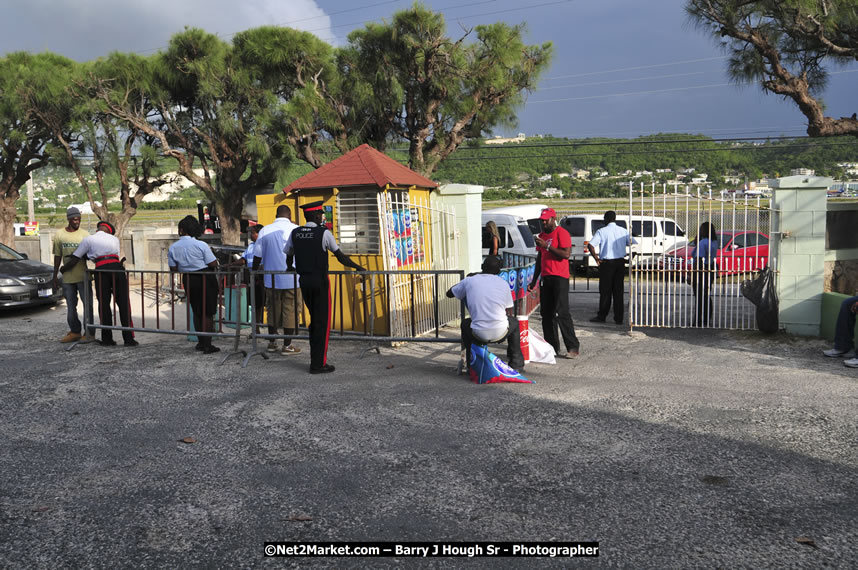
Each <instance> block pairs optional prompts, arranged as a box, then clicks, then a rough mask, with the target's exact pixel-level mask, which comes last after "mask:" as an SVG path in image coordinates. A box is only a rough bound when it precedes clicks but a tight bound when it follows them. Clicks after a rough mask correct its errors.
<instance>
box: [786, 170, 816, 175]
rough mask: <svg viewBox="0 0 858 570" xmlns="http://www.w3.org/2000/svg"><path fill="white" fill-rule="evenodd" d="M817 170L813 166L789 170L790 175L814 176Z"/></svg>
mask: <svg viewBox="0 0 858 570" xmlns="http://www.w3.org/2000/svg"><path fill="white" fill-rule="evenodd" d="M815 174H816V171H815V170H813V169H812V168H793V169H792V170H790V171H789V175H790V176H814V175H815Z"/></svg>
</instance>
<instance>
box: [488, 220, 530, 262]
mask: <svg viewBox="0 0 858 570" xmlns="http://www.w3.org/2000/svg"><path fill="white" fill-rule="evenodd" d="M540 211H541V210H540ZM481 221H482V224H483V228H485V227H486V224H487V223H488V222H494V223H495V224H497V227H498V235H499V236H500V246H499V247H498V254H500V255H503V252H505V251H506V252H509V253H514V254H517V255H534V256H535V255H536V242H534V241H533V232H531V231H530V227H529V226H528V222H527V220H526V219H525V218H522V217H521V216H514V215H512V214H493V213H491V211H485V212H483V214H482V218H481ZM537 221H538V219H537ZM490 245H491V240H490V238H488V236H487V235H486V232H483V243H482V247H483V255H484V256H486V255H488V254H489V246H490Z"/></svg>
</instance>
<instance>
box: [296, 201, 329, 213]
mask: <svg viewBox="0 0 858 570" xmlns="http://www.w3.org/2000/svg"><path fill="white" fill-rule="evenodd" d="M324 203H325V202H324V200H319V201H318V202H310V203H309V204H302V205H301V209H302V210H304V213H305V214H306V213H307V212H315V211H316V210H321V209H322V204H324Z"/></svg>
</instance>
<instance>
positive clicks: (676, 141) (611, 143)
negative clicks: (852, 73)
mask: <svg viewBox="0 0 858 570" xmlns="http://www.w3.org/2000/svg"><path fill="white" fill-rule="evenodd" d="M811 138H814V137H810V136H808V135H802V136H777V137H728V138H694V139H661V140H631V141H627V140H619V141H586V142H565V143H545V144H516V145H515V146H508V147H507V146H481V147H469V146H460V147H459V148H457V149H456V151H457V152H458V151H463V150H491V151H499V150H517V149H520V148H563V147H581V146H626V145H644V144H645V145H653V144H685V143H689V144H690V143H701V142H718V143H720V142H748V141H772V140H790V141H791V140H801V139H811ZM816 138H817V139H818V137H816ZM830 144H834V143H830ZM850 144H858V141H856V142H855V143H850ZM732 148H735V147H732ZM777 148H783V147H777ZM388 150H389V151H391V152H408V149H407V148H391V149H388ZM507 158H509V157H507ZM448 160H449V159H448Z"/></svg>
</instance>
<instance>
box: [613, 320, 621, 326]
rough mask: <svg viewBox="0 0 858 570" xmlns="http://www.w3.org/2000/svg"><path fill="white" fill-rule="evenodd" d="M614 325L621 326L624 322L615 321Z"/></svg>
mask: <svg viewBox="0 0 858 570" xmlns="http://www.w3.org/2000/svg"><path fill="white" fill-rule="evenodd" d="M614 324H615V325H621V324H623V321H614Z"/></svg>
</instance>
